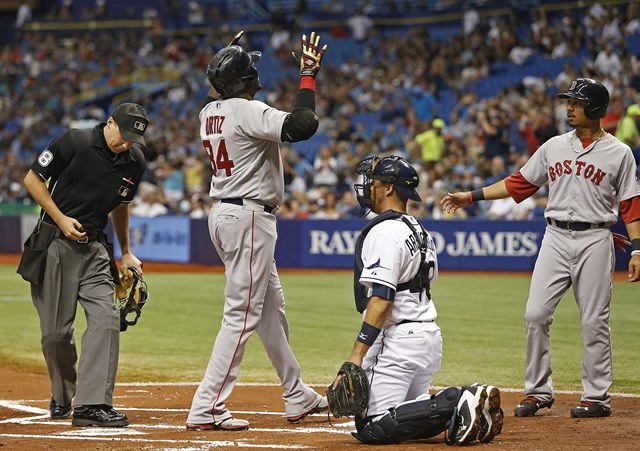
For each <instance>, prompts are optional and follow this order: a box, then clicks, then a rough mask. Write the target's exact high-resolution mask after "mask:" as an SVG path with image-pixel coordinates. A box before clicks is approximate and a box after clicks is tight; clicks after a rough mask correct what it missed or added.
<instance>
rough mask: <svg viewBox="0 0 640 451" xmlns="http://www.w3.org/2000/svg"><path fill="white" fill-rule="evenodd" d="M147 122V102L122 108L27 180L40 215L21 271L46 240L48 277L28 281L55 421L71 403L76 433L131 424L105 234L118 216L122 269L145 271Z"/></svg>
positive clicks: (46, 156) (58, 149)
mask: <svg viewBox="0 0 640 451" xmlns="http://www.w3.org/2000/svg"><path fill="white" fill-rule="evenodd" d="M148 125H149V120H148V119H147V115H146V113H145V111H144V109H143V108H142V107H141V106H140V105H137V104H133V103H125V104H122V105H120V106H118V107H117V108H116V109H115V110H114V111H113V113H112V114H111V117H109V118H108V120H107V122H106V123H101V124H98V125H97V126H96V127H94V128H92V129H84V130H76V129H73V130H69V131H67V132H65V133H64V134H62V135H61V136H60V137H59V138H56V139H55V140H53V142H52V143H51V144H50V145H49V147H47V148H46V149H45V150H44V151H43V152H42V153H41V154H40V156H39V157H38V158H37V160H36V161H35V162H34V163H33V164H32V165H31V170H30V171H29V173H28V174H27V176H26V177H25V179H24V183H25V186H26V187H27V189H28V190H29V193H30V194H31V195H32V196H33V198H34V199H35V201H36V202H38V204H39V205H40V206H41V207H42V217H41V219H40V221H39V222H38V225H37V227H36V230H35V231H34V233H33V234H32V236H31V237H30V238H29V240H28V241H27V244H26V245H25V252H24V254H23V259H22V262H21V268H20V269H19V272H20V273H21V274H23V273H24V271H22V269H23V268H24V267H25V265H26V266H28V263H29V260H33V257H34V253H33V252H32V251H33V249H34V247H33V242H36V243H38V242H39V243H40V244H41V246H40V252H39V253H38V255H39V256H40V257H42V259H41V260H42V263H41V264H40V263H38V266H39V267H40V268H38V270H39V271H40V276H38V277H35V278H31V280H30V281H31V282H32V284H31V297H32V299H33V304H34V305H35V307H36V309H37V311H38V315H39V316H40V330H41V333H42V352H43V354H44V358H45V360H46V362H47V368H48V370H49V377H50V379H51V395H52V398H51V405H50V410H51V418H53V419H62V418H67V417H68V416H69V415H71V406H72V400H73V407H74V409H73V420H72V424H73V425H74V426H126V425H127V424H128V419H127V416H126V415H124V414H122V413H119V412H117V411H115V410H114V409H113V408H112V404H113V403H112V400H113V387H114V384H115V380H116V371H117V369H118V355H119V346H120V314H119V312H118V310H117V308H116V306H115V304H114V295H113V284H114V280H118V279H117V277H118V270H117V269H116V268H115V262H114V260H113V249H112V246H111V245H110V244H109V243H108V242H107V240H106V236H105V235H104V234H103V233H102V230H103V229H104V228H105V227H106V225H107V220H108V216H109V213H111V218H112V222H113V227H114V230H115V232H116V236H117V237H118V242H119V243H120V248H121V249H122V267H123V268H129V267H131V266H133V267H135V268H136V269H137V270H138V271H141V270H142V269H141V263H140V260H138V259H137V258H136V257H135V256H134V255H133V254H132V253H131V249H130V248H129V203H130V202H131V200H132V199H133V196H134V195H135V192H136V189H137V188H138V184H139V183H140V179H141V178H142V174H143V173H144V170H145V159H144V155H143V153H142V150H140V148H138V147H137V146H134V143H135V144H140V145H144V139H143V134H144V132H145V131H146V129H147V126H148ZM47 180H48V181H49V185H48V187H47V185H46V184H45V182H46V181H47ZM27 245H31V247H29V248H28V247H27ZM30 250H31V251H30ZM38 261H39V260H38ZM123 272H124V273H125V274H126V271H123ZM23 277H24V274H23ZM118 283H119V280H118ZM78 302H79V303H80V305H81V306H82V308H83V309H84V311H85V314H86V317H87V329H86V331H85V332H84V334H83V336H82V354H81V355H80V361H79V364H78V370H77V372H76V367H75V364H76V361H77V360H78V359H77V354H76V345H75V341H74V337H73V321H74V319H75V317H76V310H77V303H78Z"/></svg>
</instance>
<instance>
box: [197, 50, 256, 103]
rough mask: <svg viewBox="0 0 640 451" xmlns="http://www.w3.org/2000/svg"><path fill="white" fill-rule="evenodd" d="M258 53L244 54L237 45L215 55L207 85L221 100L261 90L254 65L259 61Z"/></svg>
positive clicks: (210, 66)
mask: <svg viewBox="0 0 640 451" xmlns="http://www.w3.org/2000/svg"><path fill="white" fill-rule="evenodd" d="M261 56H262V53H260V52H249V53H247V52H245V51H244V50H243V49H242V47H240V46H239V45H230V46H228V47H225V48H223V49H222V50H220V51H219V52H218V53H216V54H215V55H214V56H213V58H211V62H210V63H209V66H207V78H208V79H209V83H211V86H213V87H214V89H215V90H216V91H218V93H219V94H220V95H221V96H222V98H223V99H228V98H231V97H236V96H238V95H240V94H242V93H245V92H247V91H249V90H250V89H251V88H255V89H256V91H257V90H259V89H261V88H262V84H261V83H260V77H259V76H258V69H256V67H255V65H254V63H255V62H256V61H258V60H259V59H260V57H261Z"/></svg>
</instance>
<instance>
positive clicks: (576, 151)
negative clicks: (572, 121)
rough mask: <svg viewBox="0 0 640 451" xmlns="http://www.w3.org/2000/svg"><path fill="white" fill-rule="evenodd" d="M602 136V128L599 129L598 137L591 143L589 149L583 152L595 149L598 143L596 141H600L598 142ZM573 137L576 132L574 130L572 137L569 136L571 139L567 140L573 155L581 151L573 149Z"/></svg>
mask: <svg viewBox="0 0 640 451" xmlns="http://www.w3.org/2000/svg"><path fill="white" fill-rule="evenodd" d="M604 134H605V133H604V129H602V128H601V129H600V134H599V135H598V137H597V138H596V140H595V141H594V142H593V144H591V145H590V146H589V147H587V148H586V149H584V150H585V152H586V151H588V150H591V149H593V148H594V147H595V145H596V144H597V143H598V141H600V140H601V139H602V137H603V136H604ZM575 137H576V131H575V130H574V131H573V135H571V137H570V138H569V144H571V149H573V151H574V152H575V153H580V152H581V150H579V149H576V148H575V147H573V138H575Z"/></svg>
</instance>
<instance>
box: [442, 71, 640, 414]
mask: <svg viewBox="0 0 640 451" xmlns="http://www.w3.org/2000/svg"><path fill="white" fill-rule="evenodd" d="M559 97H560V98H562V99H566V100H567V119H568V121H569V124H570V125H571V126H572V127H575V130H574V131H571V132H569V133H565V134H563V135H560V136H556V137H555V138H552V139H550V140H549V141H547V142H546V143H544V144H543V145H542V146H540V148H539V149H538V150H537V151H536V153H535V154H533V156H532V157H531V159H530V160H529V161H528V162H527V163H526V164H525V165H524V166H523V167H522V169H521V170H520V171H519V172H518V173H516V174H514V175H512V176H509V177H507V178H506V179H504V180H502V181H500V182H497V183H495V184H493V185H491V186H489V187H485V188H482V189H479V190H476V191H473V192H467V193H454V194H449V195H448V196H446V197H445V198H444V199H443V200H442V205H443V206H444V208H445V209H446V210H447V211H452V210H455V209H457V208H460V207H464V206H466V205H468V204H470V203H471V202H473V201H476V200H483V199H501V198H504V197H507V196H512V197H513V198H514V200H515V201H516V202H521V201H522V200H523V199H525V198H526V197H529V196H531V195H532V194H533V193H535V192H536V191H537V190H538V189H539V187H540V186H542V185H543V184H544V183H546V182H548V183H549V201H548V205H547V208H546V210H545V218H546V220H547V223H548V226H547V229H546V233H545V235H544V238H543V240H542V245H541V248H540V254H539V255H538V259H537V261H536V264H535V268H534V270H533V276H532V278H531V288H530V291H529V300H528V301H527V308H526V312H525V326H526V334H527V364H526V371H525V394H526V395H527V397H526V398H525V399H524V400H523V401H522V402H521V403H520V404H518V405H517V406H516V408H515V415H516V416H522V417H526V416H532V415H534V414H535V413H536V412H537V411H538V410H539V409H540V408H542V407H551V406H552V405H553V401H554V399H553V384H552V380H551V359H550V339H549V328H550V326H551V323H552V321H553V313H554V311H555V309H556V307H557V305H558V303H559V302H560V299H561V297H562V295H563V294H564V293H565V292H566V291H567V290H568V289H569V287H571V286H573V292H574V295H575V298H576V303H577V304H578V309H579V310H580V317H581V323H582V334H583V337H584V352H583V360H582V386H583V393H582V398H581V402H580V404H579V405H578V406H576V407H574V408H573V409H572V410H571V416H573V417H604V416H609V415H610V414H611V395H609V389H610V388H611V385H612V383H613V377H612V371H611V367H612V362H611V332H610V329H609V313H610V304H611V285H612V277H613V271H614V268H615V262H614V258H615V254H614V247H613V246H614V244H616V245H620V246H622V245H623V243H624V241H625V238H624V237H622V236H620V235H618V236H615V235H614V236H613V239H612V233H611V231H610V229H609V227H610V226H611V225H612V224H614V223H615V222H616V221H617V220H618V210H619V211H620V213H621V215H622V219H623V220H624V222H625V224H626V227H627V232H628V234H629V238H630V239H631V244H632V252H631V259H630V261H629V272H628V280H629V282H636V281H638V280H640V197H639V196H640V183H639V182H638V178H637V172H636V164H635V161H634V158H633V154H632V153H631V149H630V148H629V147H628V146H627V145H625V144H623V143H622V142H620V141H619V140H618V139H616V138H615V137H614V136H612V135H610V134H608V133H606V132H605V131H604V130H603V129H602V128H601V126H600V118H602V117H604V115H605V113H606V111H607V107H608V104H609V93H608V91H607V89H606V88H605V87H604V86H603V85H602V83H600V82H597V81H595V80H591V79H588V78H579V79H577V80H575V81H573V83H572V84H571V87H570V89H569V90H568V91H567V92H565V93H562V94H560V95H559ZM627 244H628V242H627Z"/></svg>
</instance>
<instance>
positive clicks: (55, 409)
mask: <svg viewBox="0 0 640 451" xmlns="http://www.w3.org/2000/svg"><path fill="white" fill-rule="evenodd" d="M49 413H50V414H51V419H52V420H64V419H65V418H69V417H70V416H71V406H63V405H60V404H58V403H57V402H56V401H55V400H54V399H53V398H51V402H50V403H49Z"/></svg>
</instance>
